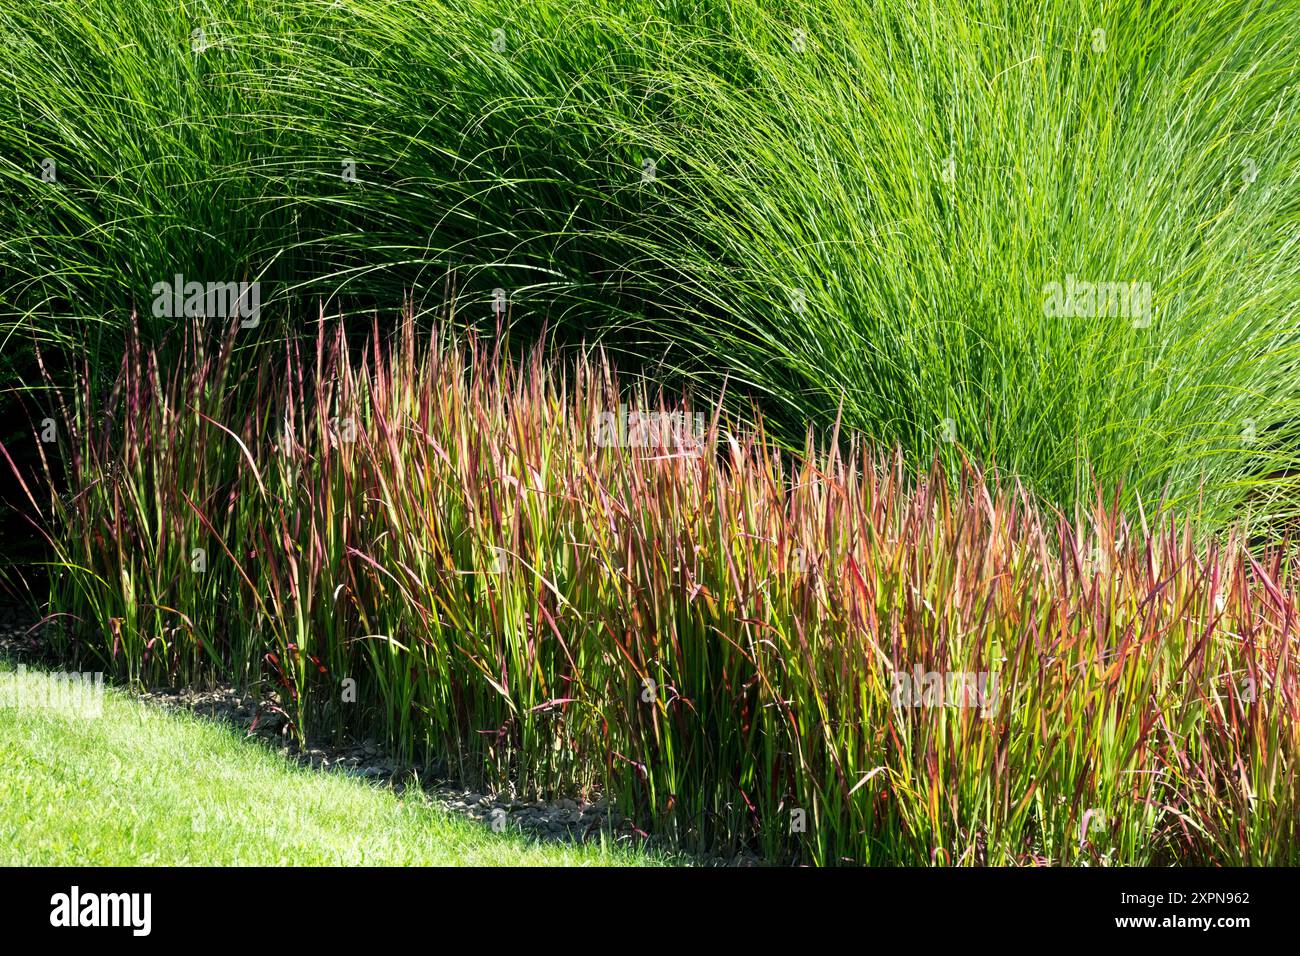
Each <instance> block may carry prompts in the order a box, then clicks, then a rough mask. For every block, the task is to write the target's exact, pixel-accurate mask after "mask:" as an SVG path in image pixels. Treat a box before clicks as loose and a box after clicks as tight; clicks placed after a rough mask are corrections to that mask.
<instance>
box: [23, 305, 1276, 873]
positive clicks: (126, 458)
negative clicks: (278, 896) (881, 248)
mask: <svg viewBox="0 0 1300 956" xmlns="http://www.w3.org/2000/svg"><path fill="white" fill-rule="evenodd" d="M367 339H368V341H367V342H366V343H365V344H364V345H363V344H361V343H358V342H352V343H350V344H349V342H348V341H347V340H346V339H345V337H344V334H343V332H342V330H341V329H338V328H329V327H327V325H326V323H325V322H324V321H322V322H321V323H320V326H319V331H318V333H317V335H316V338H315V341H313V342H311V343H309V344H304V343H292V344H290V345H289V346H287V347H285V348H284V351H283V353H282V354H280V355H278V356H270V355H266V354H264V353H257V354H256V355H255V356H246V355H244V354H243V353H241V352H239V351H236V350H234V348H233V339H227V340H226V341H225V342H224V344H222V345H221V346H220V347H219V348H217V349H216V350H215V351H211V350H209V349H207V348H206V347H205V346H204V345H203V339H202V337H201V336H199V335H197V334H195V335H192V336H191V337H190V339H189V340H188V341H187V343H186V344H185V346H184V347H183V348H182V349H181V352H182V359H181V360H180V361H178V362H171V363H168V364H166V365H164V364H163V363H162V362H161V361H160V360H159V359H158V358H157V357H156V355H155V354H154V353H153V352H151V351H147V350H145V349H143V348H141V347H140V345H139V343H138V342H133V343H132V345H131V348H130V350H129V351H128V353H127V355H126V358H125V360H124V362H123V366H122V372H121V376H120V380H119V384H118V387H117V389H116V391H115V392H114V393H113V394H112V395H111V396H110V397H109V398H108V400H107V401H106V402H101V403H93V402H92V396H90V395H89V394H87V393H86V392H84V391H83V392H82V393H81V394H79V395H77V396H75V397H74V400H73V408H72V409H71V410H70V411H69V413H68V419H69V427H68V428H67V429H65V432H64V437H65V441H64V443H63V444H62V445H61V446H60V449H61V452H62V454H63V455H64V456H65V464H66V467H67V469H68V473H69V476H70V479H69V480H70V487H69V488H68V489H67V492H68V493H67V495H66V496H65V497H64V498H59V497H58V496H57V495H55V494H53V493H51V494H50V497H49V502H48V505H47V506H45V507H43V508H42V509H41V511H42V512H43V515H42V516H43V518H44V520H45V526H46V527H47V528H48V530H49V535H50V539H51V541H52V543H53V545H54V547H55V548H56V550H57V553H58V562H59V564H60V566H61V569H62V573H61V575H59V576H58V577H57V578H56V580H55V582H54V585H53V588H52V595H51V607H50V612H51V614H58V615H67V617H60V618H58V620H61V621H70V622H74V623H72V624H70V625H69V626H68V627H65V628H64V629H63V630H62V633H63V638H62V642H63V650H65V651H67V652H72V651H73V650H74V649H75V650H76V651H78V652H80V653H83V654H84V653H86V652H93V653H95V654H97V655H98V656H99V657H100V658H101V659H102V660H103V661H104V662H106V663H108V664H109V665H110V666H112V667H113V668H114V669H115V670H116V671H117V672H118V673H119V674H121V675H123V676H126V677H129V678H131V679H133V680H136V681H140V682H144V683H155V682H173V683H174V682H185V681H197V680H202V679H206V678H210V677H211V678H219V679H233V680H235V681H237V682H241V683H243V682H246V681H266V682H270V683H272V684H274V685H275V687H276V688H277V689H278V690H279V692H280V699H281V700H282V701H283V702H284V705H285V708H286V710H287V711H288V712H289V713H290V715H291V717H292V718H293V720H294V722H295V725H296V726H297V727H298V728H299V729H300V730H303V729H306V728H313V727H314V728H325V727H329V728H346V729H349V730H352V731H354V732H366V733H373V732H380V733H382V734H384V735H386V737H387V738H388V739H389V740H390V741H391V743H392V744H393V745H394V746H395V747H396V748H398V749H400V750H401V751H402V752H404V753H405V754H408V755H411V756H420V757H426V758H433V759H436V760H439V761H442V762H443V763H444V764H446V765H448V766H450V768H451V769H452V770H453V771H454V772H456V773H458V774H459V775H461V776H462V777H463V778H465V779H466V780H467V781H470V782H481V783H484V784H487V785H504V784H506V783H507V782H512V783H513V785H515V786H516V787H518V788H519V789H521V790H522V791H525V792H539V793H544V794H548V795H551V794H557V793H577V792H583V793H587V792H591V791H600V792H603V793H605V794H607V795H609V796H611V797H613V798H614V799H616V800H617V801H618V803H619V804H620V805H621V807H622V808H623V810H624V811H625V812H628V813H631V814H633V815H634V816H635V818H636V819H637V820H638V821H639V822H640V823H641V825H643V826H644V827H645V828H646V829H647V830H650V831H653V832H656V833H658V834H661V835H664V836H666V837H669V838H672V839H674V840H676V841H679V842H680V843H681V844H682V845H684V846H687V847H697V848H707V849H710V850H713V851H727V850H730V849H735V848H737V847H738V846H741V845H744V846H747V847H749V848H751V849H756V850H759V851H761V852H763V853H765V854H766V855H768V856H769V857H771V858H773V859H778V860H797V861H806V862H812V863H819V864H835V863H841V862H853V863H872V864H921V865H929V864H945V865H946V864H1001V863H1035V862H1044V863H1081V862H1090V863H1105V862H1110V863H1127V864H1154V863H1170V862H1181V863H1210V864H1238V863H1250V864H1266V863H1296V862H1300V841H1298V839H1297V823H1296V820H1297V810H1298V809H1300V800H1298V797H1300V793H1298V791H1297V782H1296V777H1295V770H1296V757H1297V726H1298V725H1297V719H1296V718H1297V696H1296V693H1297V680H1296V664H1295V660H1294V657H1295V649H1296V583H1295V572H1294V563H1293V561H1292V559H1291V558H1290V557H1289V556H1287V555H1286V554H1284V553H1283V552H1281V551H1270V552H1268V553H1258V554H1252V553H1251V552H1250V551H1249V550H1248V548H1247V546H1246V543H1245V542H1244V541H1243V540H1242V539H1241V538H1240V537H1239V536H1237V535H1234V534H1231V533H1230V534H1228V535H1226V536H1225V537H1222V538H1219V539H1210V540H1201V538H1200V537H1198V535H1197V534H1196V529H1195V528H1193V527H1192V526H1191V525H1190V523H1189V522H1188V521H1186V520H1181V519H1179V518H1178V517H1177V516H1175V515H1169V514H1162V515H1161V516H1160V517H1158V518H1151V519H1150V520H1149V521H1148V519H1147V518H1145V517H1143V516H1140V515H1139V516H1134V517H1126V516H1125V515H1122V514H1120V513H1119V511H1118V510H1117V507H1116V506H1114V505H1113V504H1108V503H1107V500H1108V499H1107V500H1103V499H1101V498H1100V497H1099V499H1098V502H1097V504H1096V506H1095V508H1093V509H1092V510H1091V511H1090V512H1089V513H1087V514H1081V515H1078V516H1072V517H1070V518H1067V517H1065V516H1061V515H1056V514H1053V513H1050V512H1048V511H1045V510H1044V509H1043V508H1041V507H1040V506H1039V505H1038V504H1037V503H1036V502H1035V501H1034V500H1033V498H1032V497H1031V496H1030V495H1029V494H1028V493H1027V492H1026V491H1025V490H1023V489H1022V488H1020V487H1018V486H1016V485H1014V484H1007V483H1003V482H999V481H997V480H995V479H994V478H992V477H991V476H988V475H985V474H982V473H981V471H980V470H979V469H978V468H976V467H973V466H972V467H969V468H967V469H966V470H965V471H964V472H963V473H962V474H960V475H958V476H956V477H945V476H944V475H942V474H940V473H938V472H935V473H932V474H929V475H919V476H918V475H915V474H913V473H911V472H909V471H907V470H905V469H904V467H903V465H902V464H901V463H900V462H899V461H898V460H897V459H896V458H891V457H887V456H882V455H881V454H879V453H878V452H876V451H874V450H872V449H871V448H869V447H868V446H867V445H865V444H863V443H861V442H859V441H858V440H856V439H853V438H842V437H841V436H831V438H830V440H829V441H828V442H827V444H826V446H825V448H822V447H820V446H818V445H817V443H816V442H815V441H814V439H813V438H811V437H810V439H809V442H808V445H807V448H806V450H805V452H804V453H803V454H802V455H800V456H793V458H792V457H791V456H788V455H786V454H784V453H782V452H781V451H780V450H779V449H778V448H777V447H776V446H775V445H774V444H773V443H771V442H769V441H768V440H767V439H766V438H765V436H764V434H763V431H762V428H761V424H760V425H759V426H757V427H751V428H743V429H742V428H734V430H729V427H730V426H729V424H728V423H727V422H726V421H724V420H723V419H722V416H721V415H720V413H718V412H716V411H714V412H710V413H708V414H706V415H705V416H703V417H702V418H697V417H696V416H695V413H694V411H693V410H692V409H691V408H690V407H689V406H686V405H682V404H674V403H666V402H663V401H656V402H654V403H652V404H648V403H647V396H646V394H645V392H644V391H638V390H635V389H633V390H630V391H624V390H621V389H620V386H619V383H618V382H617V380H616V379H615V377H614V375H613V374H612V373H611V371H610V370H609V368H608V367H607V366H606V365H605V364H603V363H602V362H601V361H599V360H597V359H596V358H592V357H588V358H586V359H583V360H581V361H578V362H576V363H570V364H568V365H566V366H565V370H564V371H560V370H558V366H557V367H554V368H553V367H551V366H548V365H547V359H546V358H545V357H544V356H543V355H542V354H540V353H537V354H534V356H533V357H532V358H531V360H530V361H528V362H526V363H524V364H523V365H514V364H512V363H510V362H508V361H506V360H504V359H502V358H501V356H500V354H499V353H497V352H489V351H486V350H485V349H484V348H483V347H482V345H481V344H480V343H477V342H474V341H469V342H467V343H456V342H452V341H450V340H448V339H447V338H446V337H444V336H441V335H435V336H433V340H432V342H426V341H424V340H423V339H417V336H416V333H415V331H414V329H413V327H412V325H411V323H410V322H409V321H408V322H405V323H404V324H403V325H402V327H401V329H400V331H399V333H398V335H397V336H396V337H395V339H394V341H392V342H389V341H385V340H383V339H381V337H380V335H379V332H378V330H377V328H376V329H375V330H372V332H371V333H370V334H369V335H368V336H367ZM621 403H628V404H630V407H631V412H625V411H624V409H622V408H621ZM638 410H640V411H651V412H655V413H659V414H661V415H662V416H664V417H662V418H659V419H650V420H648V419H646V418H644V417H642V418H641V420H640V422H639V423H638V422H636V421H633V422H631V423H630V424H631V427H628V426H629V422H627V421H626V420H625V419H626V418H633V419H635V418H636V413H637V412H638ZM647 421H650V423H651V424H650V427H646V422H647ZM665 421H666V422H669V423H670V424H671V427H670V428H663V427H661V426H662V423H663V422H665ZM698 422H702V423H703V428H702V430H700V432H701V433H699V434H696V433H695V432H696V428H695V425H696V423H698ZM611 424H612V425H613V427H612V428H611V427H610V426H611ZM684 432H685V433H686V434H685V436H684V435H683V433H684ZM683 438H685V440H683ZM611 439H612V440H611ZM643 439H644V440H643ZM695 439H698V440H699V441H698V443H697V442H696V441H695ZM47 474H48V473H47ZM50 484H51V487H53V482H52V481H51V483H50Z"/></svg>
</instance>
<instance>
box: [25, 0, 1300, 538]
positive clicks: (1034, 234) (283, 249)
mask: <svg viewBox="0 0 1300 956" xmlns="http://www.w3.org/2000/svg"><path fill="white" fill-rule="evenodd" d="M1296 16H1297V7H1296V3H1295V2H1294V0H1282V2H1277V0H1247V2H1225V0H1190V2H1172V0H1155V2H1151V3H1145V4H1132V3H1120V2H1108V3H1101V4H1083V3H1068V2H1062V0H1044V2H1038V3H1032V4H1029V5H1026V4H1024V3H1019V2H1014V3H1013V2H1007V0H922V2H919V3H898V2H890V3H868V2H867V0H786V2H781V3H772V2H770V0H680V2H677V0H674V2H651V0H531V2H529V3H527V4H516V3H505V2H502V0H446V2H439V0H424V2H418V3H417V2H411V0H343V2H341V3H325V2H320V0H258V2H251V0H210V2H206V3H203V4H176V3H163V2H161V0H111V2H110V0H76V2H75V3H74V2H72V0H52V2H50V3H45V4H33V3H31V2H28V0H23V2H17V0H0V33H3V35H4V38H5V44H6V45H5V54H4V56H3V57H2V58H0V84H3V86H4V88H5V97H6V98H5V99H4V101H3V102H4V103H5V105H4V107H3V108H2V109H0V184H2V188H0V312H3V313H4V319H3V327H2V328H0V343H3V352H0V355H3V356H4V359H3V361H6V362H13V361H19V362H20V364H21V365H22V367H23V369H24V370H26V371H30V364H29V363H27V362H26V359H25V356H27V355H28V354H29V353H28V351H27V346H28V343H29V341H30V338H31V337H32V336H33V335H34V336H36V337H37V338H43V339H46V340H56V341H61V342H63V343H64V344H65V345H74V344H79V343H82V342H89V343H90V345H91V347H92V348H93V347H95V346H96V344H103V345H104V347H105V348H106V349H107V352H106V354H108V355H109V356H112V357H113V358H114V359H115V355H114V353H113V352H112V348H111V347H110V346H115V345H116V344H119V343H120V341H121V337H122V331H123V326H122V323H121V321H120V319H118V318H115V316H121V315H125V314H128V313H129V309H130V308H131V307H132V306H134V307H135V308H137V309H138V310H139V312H140V313H141V316H142V322H143V323H144V325H145V331H146V334H147V335H148V334H152V333H157V332H159V331H162V330H163V329H165V328H167V327H172V324H173V322H174V319H171V318H162V319H155V318H153V317H152V316H151V314H150V312H151V309H150V304H151V301H152V294H151V288H152V284H153V283H155V282H158V281H159V280H164V279H167V280H169V279H170V278H171V277H172V276H174V275H176V274H181V275H184V276H186V277H188V278H193V279H198V280H202V281H221V282H231V281H253V280H258V279H260V280H261V281H262V282H263V283H264V294H263V303H264V306H263V312H264V315H265V318H264V319H263V324H262V325H261V326H260V327H259V328H258V329H255V330H253V331H252V332H251V333H250V337H254V338H255V337H258V336H261V337H266V338H273V337H275V336H276V335H277V334H279V333H280V332H281V331H282V330H283V328H284V326H285V325H286V324H288V323H289V319H288V318H287V316H289V315H291V314H301V313H295V312H293V311H292V306H293V305H294V303H295V301H297V300H303V299H306V300H308V302H309V304H310V307H311V308H312V309H314V308H315V306H316V302H317V300H318V299H326V300H327V303H328V305H327V307H328V308H329V309H330V310H331V311H333V310H335V309H345V310H351V309H360V308H368V307H370V306H371V305H372V304H374V303H376V302H382V303H387V302H391V301H397V300H398V298H399V297H400V296H404V295H408V294H413V295H414V296H415V297H416V300H417V301H422V300H423V299H422V297H423V296H425V295H428V294H430V289H432V290H433V293H434V297H435V299H436V301H438V302H440V301H441V297H442V294H443V291H442V290H443V284H444V282H447V281H450V282H452V283H453V284H454V288H455V290H456V293H457V294H458V295H459V296H461V297H462V299H463V300H464V301H467V302H469V303H472V305H470V306H467V307H466V308H465V309H464V310H462V312H461V313H460V316H459V317H460V319H461V320H462V321H464V322H467V323H470V324H480V325H485V326H487V327H489V328H495V327H496V325H497V324H499V323H506V322H508V323H509V324H511V325H513V326H516V327H518V328H519V329H521V330H522V331H527V332H529V333H530V334H531V333H533V332H539V331H540V330H541V329H542V328H543V327H545V328H546V329H547V330H548V332H549V333H551V334H555V335H558V336H561V337H563V338H564V339H565V340H574V339H576V338H578V337H585V338H586V339H587V340H588V341H595V340H597V339H600V340H602V341H604V342H606V343H607V344H608V346H609V347H610V348H611V349H618V350H619V351H620V352H621V353H623V361H624V364H626V365H629V366H630V364H631V363H630V362H629V361H628V355H630V356H632V357H633V358H636V359H638V360H639V362H640V363H641V367H642V368H644V369H646V370H648V371H650V372H651V373H653V374H655V375H656V376H659V377H661V378H663V377H665V376H684V377H688V378H689V377H703V378H705V379H707V380H708V381H710V382H712V383H715V384H716V383H717V382H718V381H720V380H722V379H723V378H724V377H725V378H726V380H727V382H728V394H730V395H732V396H736V397H737V398H741V397H757V398H759V399H760V400H761V401H762V403H763V404H764V406H765V408H766V410H767V412H768V416H769V417H768V421H769V424H770V426H771V428H772V430H773V433H774V435H777V436H779V437H783V438H785V439H787V440H790V441H792V443H793V444H795V445H797V443H798V439H799V437H800V436H801V435H802V434H803V430H804V427H805V426H806V424H808V423H809V422H814V423H818V424H820V425H823V426H828V425H829V424H830V423H831V422H832V421H834V420H835V416H836V414H837V413H838V414H840V415H842V420H843V421H844V422H845V423H846V424H847V425H849V426H851V427H853V428H854V429H856V430H858V431H860V432H861V433H862V434H864V435H866V436H868V437H869V438H870V439H872V440H874V441H876V442H877V443H879V444H880V445H882V446H884V447H889V446H893V445H898V446H900V447H901V448H902V449H903V450H904V453H905V455H906V457H907V460H908V462H909V463H910V464H911V465H912V466H913V467H919V468H922V469H924V467H925V466H926V465H928V463H929V462H930V461H931V460H932V458H933V457H934V456H935V454H936V453H937V454H938V455H939V456H940V458H941V460H942V461H943V462H944V463H945V467H946V468H947V469H948V470H949V472H950V473H955V470H956V469H957V468H958V467H959V462H960V461H961V460H962V456H963V454H965V455H968V456H970V457H971V458H973V459H974V460H977V461H979V462H981V463H982V464H983V465H985V466H986V467H992V466H997V467H998V468H1000V469H1001V470H1003V471H1004V472H1006V473H1008V474H1014V475H1017V476H1019V477H1020V478H1022V479H1023V480H1024V481H1025V482H1026V483H1027V484H1028V485H1029V486H1030V487H1031V488H1033V489H1034V491H1035V492H1036V493H1039V494H1041V495H1044V496H1046V497H1048V498H1049V499H1051V500H1053V501H1056V502H1058V503H1059V504H1061V505H1062V506H1064V507H1066V508H1070V507H1072V506H1073V505H1076V504H1078V503H1081V502H1086V501H1087V500H1088V499H1089V496H1090V494H1091V489H1092V488H1093V487H1094V485H1095V484H1096V483H1099V484H1101V485H1102V486H1104V487H1106V488H1110V489H1113V488H1121V489H1122V495H1123V497H1122V502H1123V506H1124V508H1125V510H1126V513H1128V514H1129V515H1133V514H1135V512H1134V510H1133V508H1134V505H1135V503H1136V502H1137V501H1138V500H1139V499H1141V500H1147V501H1152V500H1157V499H1162V498H1163V499H1164V500H1166V501H1168V502H1170V503H1173V504H1177V505H1180V506H1184V507H1188V508H1192V507H1194V508H1196V509H1197V510H1198V512H1199V513H1200V515H1201V517H1202V518H1203V519H1204V520H1205V521H1207V522H1210V523H1214V524H1219V525H1222V524H1224V523H1225V522H1227V521H1228V520H1230V519H1233V518H1235V517H1237V516H1238V515H1239V514H1240V513H1241V512H1243V511H1245V510H1246V509H1249V510H1250V511H1251V512H1252V514H1255V515H1256V516H1257V520H1258V521H1259V522H1260V523H1261V526H1262V527H1263V529H1264V530H1266V531H1267V530H1268V528H1269V526H1270V525H1271V526H1272V527H1273V529H1274V530H1276V529H1277V528H1278V527H1280V526H1284V525H1286V524H1288V523H1289V522H1290V521H1291V519H1294V517H1295V516H1296V488H1295V478H1294V475H1295V474H1296V470H1297V466H1298V465H1300V462H1297V460H1296V459H1297V452H1296V448H1297V435H1296V426H1295V424H1294V423H1295V422H1296V420H1297V415H1296V406H1297V398H1298V397H1300V384H1298V383H1300V375H1297V374H1296V371H1297V369H1296V364H1297V363H1296V348H1297V331H1296V330H1297V325H1298V319H1300V316H1298V315H1297V302H1300V294H1298V292H1300V282H1298V278H1297V277H1298V272H1297V269H1298V267H1297V262H1298V261H1300V259H1298V258H1297V256H1296V255H1295V252H1296V248H1295V236H1296V234H1297V224H1298V223H1297V202H1296V195H1297V193H1296V189H1295V186H1296V176H1297V170H1300V163H1298V162H1297V160H1298V159H1300V156H1297V150H1298V149H1300V146H1298V145H1297V144H1300V129H1298V128H1297V127H1298V124H1297V101H1296V95H1297V94H1296V91H1295V86H1294V83H1293V82H1292V78H1293V73H1294V64H1295V63H1296V61H1297V53H1298V52H1300V50H1298V48H1297V44H1298V43H1300V36H1298V35H1297V33H1296V31H1295V29H1294V23H1295V20H1296ZM47 161H48V162H47ZM495 290H501V291H500V292H499V293H498V292H496V291H495ZM519 338H521V336H516V340H518V339H519ZM109 367H111V365H110V366H109ZM29 381H30V379H29Z"/></svg>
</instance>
